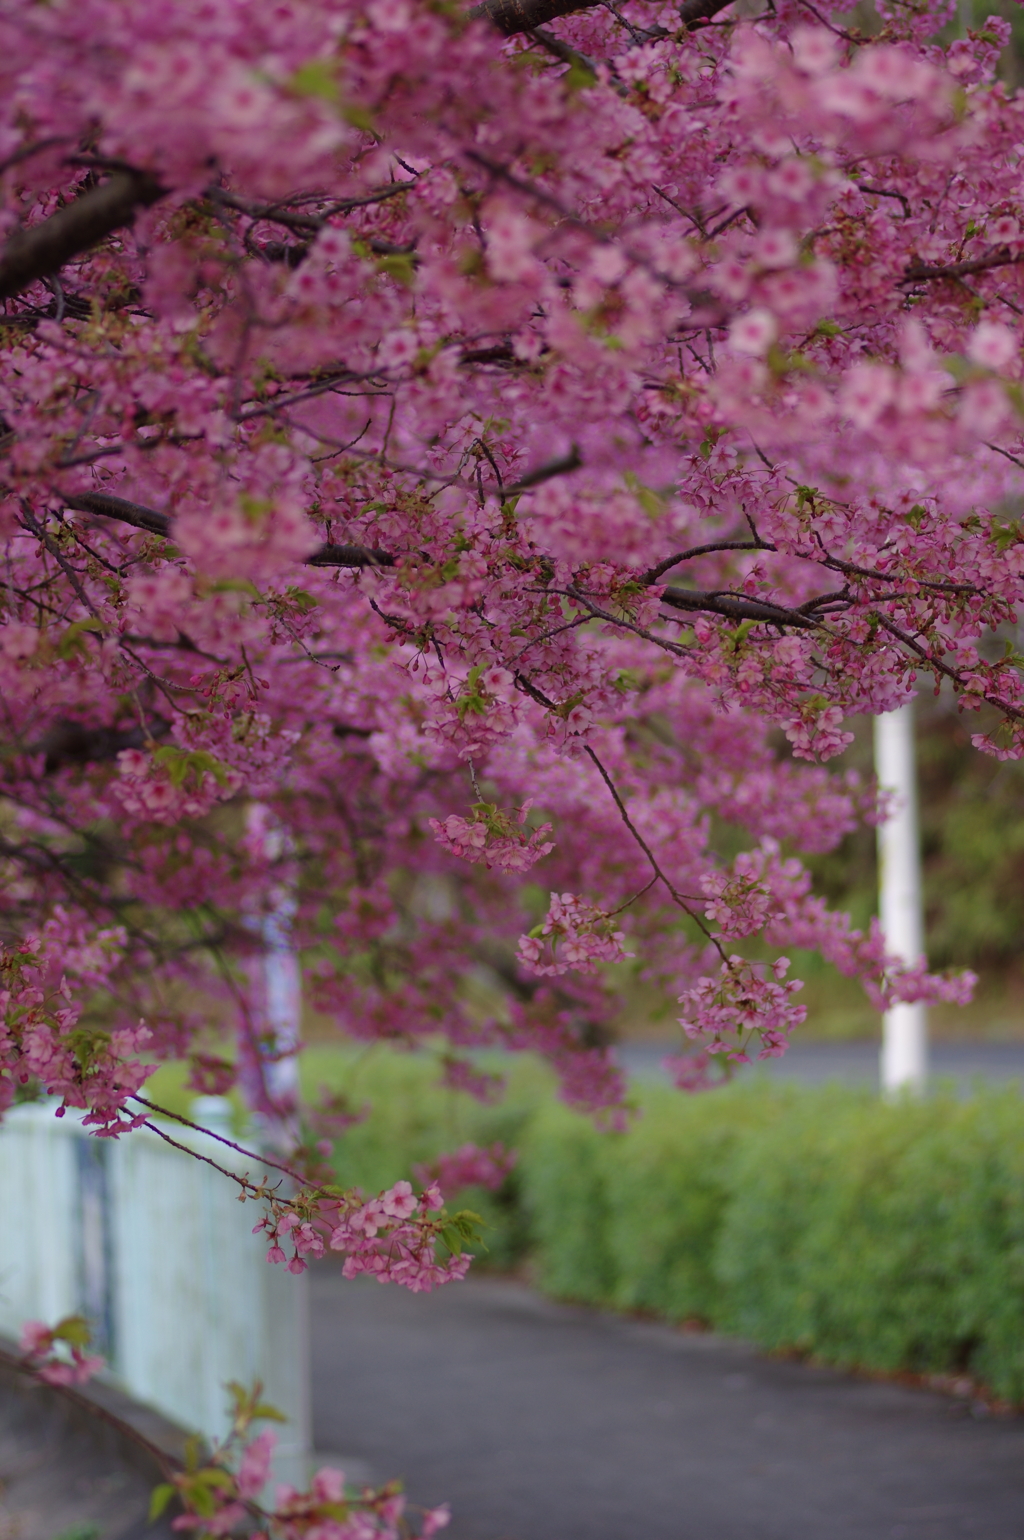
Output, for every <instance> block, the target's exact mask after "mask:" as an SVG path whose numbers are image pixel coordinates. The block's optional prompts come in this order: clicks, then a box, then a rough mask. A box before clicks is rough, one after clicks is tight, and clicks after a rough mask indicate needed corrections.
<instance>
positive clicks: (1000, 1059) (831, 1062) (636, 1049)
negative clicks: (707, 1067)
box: [618, 1042, 1024, 1091]
mask: <svg viewBox="0 0 1024 1540" xmlns="http://www.w3.org/2000/svg"><path fill="white" fill-rule="evenodd" d="M670 1051H671V1050H670V1049H669V1048H668V1047H667V1046H664V1045H662V1044H659V1043H622V1044H620V1045H619V1049H618V1053H619V1056H620V1058H621V1060H622V1063H623V1064H624V1065H625V1067H626V1069H627V1070H628V1071H629V1073H630V1074H631V1075H633V1076H635V1077H636V1078H637V1079H639V1080H648V1079H659V1080H660V1079H665V1080H667V1078H668V1077H667V1076H666V1075H665V1072H664V1071H663V1070H662V1068H661V1061H662V1059H664V1057H665V1055H666V1053H668V1052H670ZM741 1073H742V1074H745V1075H750V1074H764V1075H768V1076H770V1077H771V1078H772V1079H776V1078H777V1079H781V1080H800V1081H803V1082H805V1083H806V1084H809V1085H822V1084H824V1083H825V1082H826V1081H829V1080H836V1081H840V1082H841V1083H843V1084H844V1085H869V1086H873V1087H874V1088H876V1089H877V1087H878V1044H877V1043H859V1042H858V1043H801V1042H796V1043H794V1045H793V1047H792V1048H790V1049H789V1050H788V1051H787V1052H786V1053H785V1054H784V1055H783V1056H782V1058H781V1059H769V1060H766V1061H765V1062H763V1063H761V1064H757V1065H751V1067H750V1069H748V1070H743V1071H741ZM931 1076H932V1080H933V1082H939V1083H941V1082H942V1081H952V1082H953V1083H954V1084H955V1085H956V1086H957V1087H958V1089H960V1090H961V1091H968V1090H970V1088H971V1086H972V1084H973V1083H975V1082H977V1081H983V1082H985V1083H986V1084H989V1085H1008V1084H1016V1085H1017V1086H1018V1087H1024V1042H1021V1043H984V1042H982V1043H933V1044H932V1045H931Z"/></svg>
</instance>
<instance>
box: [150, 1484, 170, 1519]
mask: <svg viewBox="0 0 1024 1540" xmlns="http://www.w3.org/2000/svg"><path fill="white" fill-rule="evenodd" d="M173 1496H174V1488H173V1487H172V1486H171V1483H170V1482H169V1481H162V1482H161V1483H160V1485H159V1486H158V1487H154V1488H153V1495H152V1497H151V1498H150V1499H149V1522H150V1523H151V1524H152V1523H154V1522H155V1520H157V1519H158V1518H159V1517H160V1515H161V1514H162V1513H163V1511H164V1509H165V1508H166V1507H167V1504H168V1503H169V1502H170V1500H171V1498H172V1497H173Z"/></svg>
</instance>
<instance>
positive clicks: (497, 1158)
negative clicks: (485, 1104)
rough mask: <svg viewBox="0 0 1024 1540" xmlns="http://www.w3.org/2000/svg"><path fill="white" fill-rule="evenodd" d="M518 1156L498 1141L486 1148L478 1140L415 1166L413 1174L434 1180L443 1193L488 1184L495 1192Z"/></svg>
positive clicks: (425, 1181)
mask: <svg viewBox="0 0 1024 1540" xmlns="http://www.w3.org/2000/svg"><path fill="white" fill-rule="evenodd" d="M517 1158H518V1157H517V1156H516V1152H515V1150H506V1148H505V1146H504V1145H503V1144H501V1143H500V1142H499V1143H496V1144H492V1145H491V1146H490V1148H489V1149H486V1150H485V1149H481V1148H480V1146H479V1145H477V1144H463V1145H461V1146H460V1148H459V1149H457V1150H449V1151H446V1152H445V1153H443V1154H441V1155H438V1156H436V1157H435V1159H434V1160H432V1161H430V1162H428V1163H426V1164H422V1165H418V1166H414V1167H413V1175H414V1176H415V1178H416V1180H417V1181H418V1182H422V1183H424V1184H425V1185H426V1184H434V1183H436V1185H437V1186H438V1188H439V1189H440V1190H441V1192H442V1193H456V1192H461V1191H462V1189H463V1188H464V1187H489V1188H490V1189H491V1191H492V1192H497V1190H498V1188H499V1187H501V1186H502V1185H503V1183H504V1182H505V1179H506V1178H507V1176H508V1175H509V1172H510V1171H513V1170H514V1169H515V1164H516V1160H517Z"/></svg>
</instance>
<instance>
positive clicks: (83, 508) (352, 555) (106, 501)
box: [62, 492, 395, 567]
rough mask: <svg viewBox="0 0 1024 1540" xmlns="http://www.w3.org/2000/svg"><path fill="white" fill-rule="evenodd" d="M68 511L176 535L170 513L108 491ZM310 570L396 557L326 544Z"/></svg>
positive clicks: (388, 562)
mask: <svg viewBox="0 0 1024 1540" xmlns="http://www.w3.org/2000/svg"><path fill="white" fill-rule="evenodd" d="M62 501H63V504H64V507H65V508H74V509H75V510H76V511H77V512H78V513H94V514H100V515H101V516H102V517H103V518H107V519H119V520H120V522H121V523H122V524H131V525H132V526H133V527H134V528H135V529H144V530H147V531H148V532H149V533H150V534H151V535H163V536H164V538H165V539H168V540H169V539H170V538H171V536H172V526H171V520H170V519H169V518H168V517H167V515H166V513H158V512H157V510H156V509H155V508H146V507H144V506H143V504H142V503H130V502H128V501H127V499H126V498H123V497H112V496H111V495H110V493H108V492H80V493H78V494H77V495H76V496H74V497H64V498H63V499H62ZM305 565H306V566H307V567H393V566H394V565H395V558H394V557H393V556H391V555H389V553H388V552H387V551H378V550H376V549H374V548H371V547H370V546H365V545H334V544H325V545H322V546H321V547H320V549H319V550H318V551H314V552H313V554H312V556H308V557H307V558H306V561H305Z"/></svg>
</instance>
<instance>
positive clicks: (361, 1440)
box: [311, 1264, 1024, 1540]
mask: <svg viewBox="0 0 1024 1540" xmlns="http://www.w3.org/2000/svg"><path fill="white" fill-rule="evenodd" d="M311 1285H312V1302H313V1342H314V1352H313V1399H314V1434H315V1440H316V1444H317V1447H318V1450H320V1451H323V1452H324V1453H325V1454H326V1455H328V1456H330V1457H331V1459H332V1461H334V1462H335V1463H337V1462H339V1461H340V1462H341V1463H342V1464H343V1465H344V1466H345V1467H346V1468H347V1473H348V1475H349V1476H350V1478H351V1479H353V1480H356V1481H363V1480H383V1479H386V1478H387V1477H389V1476H395V1475H402V1476H403V1477H404V1478H405V1481H406V1489H407V1491H408V1494H409V1497H410V1499H411V1500H412V1501H414V1502H417V1503H421V1504H423V1505H424V1506H433V1505H434V1504H436V1503H439V1502H441V1501H443V1500H448V1501H450V1502H451V1505H452V1511H453V1522H452V1527H451V1529H450V1530H447V1531H445V1534H446V1535H448V1536H450V1537H451V1540H890V1537H891V1540H960V1537H966V1536H970V1537H972V1540H1024V1419H1022V1418H1012V1417H1011V1418H1003V1417H997V1416H992V1415H986V1413H985V1408H984V1407H982V1406H980V1405H979V1404H976V1403H972V1402H971V1401H970V1400H969V1399H963V1400H958V1399H956V1398H954V1397H950V1396H946V1395H941V1394H938V1393H936V1392H932V1391H922V1390H915V1389H909V1388H905V1387H903V1386H900V1385H896V1384H890V1383H884V1382H876V1381H871V1380H866V1379H858V1378H854V1377H852V1376H846V1375H842V1374H838V1373H834V1372H832V1371H829V1370H825V1369H820V1368H814V1367H810V1366H807V1365H803V1364H799V1363H794V1362H788V1361H782V1360H776V1359H770V1358H766V1357H763V1356H761V1355H759V1354H758V1353H756V1352H755V1351H754V1350H753V1349H752V1348H750V1347H748V1346H747V1345H746V1344H744V1343H740V1342H735V1341H731V1340H728V1339H724V1338H720V1337H715V1336H712V1335H699V1334H692V1333H686V1332H683V1331H680V1330H676V1329H674V1328H672V1327H669V1326H665V1325H660V1324H655V1323H651V1322H647V1321H637V1320H631V1319H626V1318H623V1317H619V1316H614V1315H610V1314H605V1313H603V1312H598V1311H591V1310H586V1309H583V1308H577V1307H574V1306H569V1305H560V1304H556V1303H553V1302H551V1301H549V1300H545V1299H542V1298H540V1297H539V1296H537V1295H536V1294H534V1293H533V1292H531V1291H530V1290H529V1289H528V1288H526V1287H525V1286H523V1285H520V1284H518V1283H513V1282H509V1281H506V1280H500V1279H489V1278H486V1277H482V1278H477V1279H475V1280H474V1279H472V1278H471V1279H469V1280H467V1281H466V1282H465V1283H462V1284H456V1285H452V1286H449V1287H447V1288H444V1289H441V1290H440V1291H438V1292H437V1293H435V1294H432V1295H413V1294H409V1293H407V1292H406V1291H404V1290H401V1289H397V1288H395V1287H393V1286H387V1285H385V1286H381V1285H380V1284H377V1283H374V1282H370V1281H368V1280H359V1281H357V1282H355V1283H349V1282H346V1281H345V1280H344V1279H343V1278H342V1277H341V1276H340V1272H339V1271H338V1269H337V1268H336V1267H334V1266H332V1265H329V1264H321V1265H319V1266H318V1267H316V1268H314V1269H313V1275H312V1279H311Z"/></svg>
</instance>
